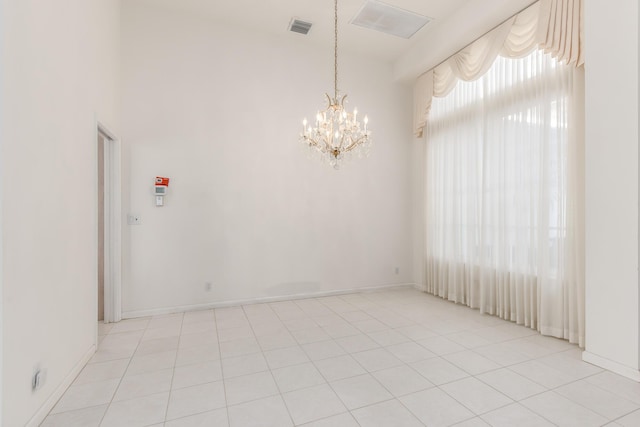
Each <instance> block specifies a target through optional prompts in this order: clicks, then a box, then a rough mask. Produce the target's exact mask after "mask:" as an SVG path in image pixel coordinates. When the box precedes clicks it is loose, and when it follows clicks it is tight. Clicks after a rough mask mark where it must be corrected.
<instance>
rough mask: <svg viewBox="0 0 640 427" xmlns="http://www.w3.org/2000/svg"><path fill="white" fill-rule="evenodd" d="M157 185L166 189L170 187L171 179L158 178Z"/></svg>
mask: <svg viewBox="0 0 640 427" xmlns="http://www.w3.org/2000/svg"><path fill="white" fill-rule="evenodd" d="M156 185H163V186H165V187H168V186H169V178H165V177H164V176H156Z"/></svg>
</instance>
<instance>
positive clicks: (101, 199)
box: [96, 124, 122, 323]
mask: <svg viewBox="0 0 640 427" xmlns="http://www.w3.org/2000/svg"><path fill="white" fill-rule="evenodd" d="M97 154H98V155H97V161H98V164H97V170H98V189H97V190H98V191H97V195H98V197H97V199H98V200H97V204H98V248H97V249H98V250H97V255H98V259H97V264H98V269H97V270H98V277H97V298H96V304H97V310H96V311H97V320H98V321H99V322H104V323H110V322H118V321H120V319H121V315H122V313H121V303H120V275H121V273H120V268H121V267H120V253H121V249H120V242H121V239H120V230H121V225H120V224H121V223H120V216H121V214H120V144H119V141H118V140H117V139H116V138H115V137H114V135H113V134H112V133H111V132H109V131H108V129H107V128H106V127H104V126H102V125H100V124H98V132H97Z"/></svg>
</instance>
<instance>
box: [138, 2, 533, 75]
mask: <svg viewBox="0 0 640 427" xmlns="http://www.w3.org/2000/svg"><path fill="white" fill-rule="evenodd" d="M127 1H139V2H145V3H148V4H149V5H156V6H161V7H167V8H170V9H172V10H175V11H185V12H193V13H197V14H200V15H202V14H206V15H209V16H210V17H211V19H212V20H214V21H218V22H221V23H225V24H228V25H235V26H237V27H239V28H240V29H242V30H243V31H255V32H263V33H264V32H266V33H272V34H278V33H279V34H283V35H286V36H287V37H297V38H304V40H306V42H308V43H309V44H310V46H324V47H327V48H331V47H332V43H333V0H127ZM365 1H366V0H339V1H338V13H339V21H340V25H339V32H340V37H339V40H340V49H341V51H342V52H359V53H361V54H362V55H366V56H370V57H373V58H377V59H380V60H384V61H389V62H398V61H400V60H404V62H407V60H406V56H407V55H409V54H411V53H412V51H416V50H417V51H420V48H419V47H420V46H423V45H426V46H433V45H435V47H436V48H435V49H429V51H428V52H422V53H421V55H425V54H426V55H432V56H433V58H432V59H431V60H430V62H431V63H434V62H437V61H439V60H442V59H444V58H442V57H441V56H442V55H445V54H446V53H444V52H448V54H451V53H453V52H454V51H455V50H457V49H459V48H461V47H463V46H464V45H465V44H467V43H469V42H470V41H472V40H473V39H474V38H477V37H478V36H480V35H482V33H483V32H485V31H487V30H488V29H490V28H492V27H494V26H495V25H497V24H499V23H500V22H502V21H503V20H504V19H506V18H508V17H509V16H511V15H513V14H514V13H517V12H518V11H519V10H520V9H522V8H523V7H525V6H526V5H528V4H530V3H532V2H533V1H534V0H383V2H384V3H387V4H390V5H392V6H396V7H399V8H401V9H404V10H407V11H411V12H414V13H417V14H419V15H424V16H427V17H429V18H432V19H433V20H432V21H431V22H429V23H428V24H427V25H426V26H425V27H423V28H422V29H421V30H420V31H418V32H417V33H416V34H415V35H414V36H413V37H412V38H411V39H408V40H407V39H403V38H399V37H396V36H392V35H388V34H384V33H381V32H377V31H373V30H370V29H366V28H362V27H359V26H356V25H352V24H350V23H349V21H351V19H353V17H354V16H355V15H356V14H357V13H358V11H359V10H360V9H361V8H362V6H363V5H364V3H365ZM294 17H295V18H299V19H302V20H304V21H307V22H311V23H313V27H312V29H311V32H310V33H309V34H308V35H306V36H304V35H301V34H296V33H292V32H290V31H288V25H289V22H290V21H291V19H292V18H294ZM432 51H435V52H436V53H432ZM440 51H442V52H440ZM403 57H404V58H403ZM424 60H425V58H423V62H424ZM427 62H429V61H427ZM433 65H435V64H433ZM401 74H402V73H401Z"/></svg>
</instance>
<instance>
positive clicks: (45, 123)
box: [0, 0, 119, 426]
mask: <svg viewBox="0 0 640 427" xmlns="http://www.w3.org/2000/svg"><path fill="white" fill-rule="evenodd" d="M2 8H3V15H2V18H1V21H0V29H1V30H0V31H1V32H2V36H1V39H2V57H1V61H2V67H1V68H2V70H3V74H2V79H1V81H0V100H1V102H2V104H3V105H2V114H3V117H2V123H3V126H2V129H1V130H0V132H1V134H0V141H2V147H1V154H0V159H1V161H2V164H1V165H0V171H1V175H2V176H1V182H2V184H3V187H2V197H3V200H2V209H3V210H2V235H3V241H2V265H3V271H2V282H3V292H4V304H3V313H2V316H3V319H2V322H3V330H2V334H3V341H4V347H3V359H4V361H3V362H4V363H3V375H4V378H3V381H2V394H3V402H2V405H3V409H4V411H3V416H2V421H1V422H2V423H3V424H2V425H4V426H23V425H27V424H28V423H30V425H35V424H37V423H38V421H40V420H41V419H42V418H43V416H44V415H46V412H47V411H48V409H50V407H51V405H53V404H54V403H55V400H56V399H57V397H59V392H60V391H61V390H62V389H63V388H61V387H64V386H66V385H68V383H69V381H71V380H72V379H73V372H74V369H75V370H77V369H79V368H80V367H81V364H82V362H83V361H84V360H85V359H86V358H87V357H88V356H89V355H90V354H91V351H92V347H93V346H94V345H95V340H96V320H97V314H96V306H97V303H96V288H97V280H96V278H97V267H96V265H97V264H96V259H97V254H96V247H97V197H96V188H97V167H96V166H97V157H96V119H99V120H101V121H103V122H105V123H106V124H107V125H109V126H111V128H112V129H114V130H115V131H116V132H117V130H118V117H117V114H116V112H117V110H116V107H117V105H118V103H119V101H118V99H117V97H116V95H117V93H118V84H117V76H118V73H117V63H118V49H119V44H118V39H119V35H118V20H119V2H118V1H116V0H92V1H86V0H59V1H55V2H43V1H38V0H20V1H10V0H3V4H2ZM36 366H40V367H41V368H42V369H43V370H45V371H46V379H45V382H44V385H43V387H42V388H41V389H40V390H38V391H37V392H32V391H31V377H32V374H33V371H34V368H35V367H36ZM30 420H31V421H30Z"/></svg>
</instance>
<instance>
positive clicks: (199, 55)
mask: <svg viewBox="0 0 640 427" xmlns="http://www.w3.org/2000/svg"><path fill="white" fill-rule="evenodd" d="M123 10H124V13H123V47H122V55H123V68H122V83H123V87H122V89H123V90H122V93H123V133H124V135H125V145H126V147H125V154H124V161H125V169H126V173H127V174H128V177H125V191H129V194H128V196H127V195H125V201H124V210H125V211H126V212H129V213H135V214H138V215H140V216H141V218H142V224H141V225H136V226H125V228H126V230H125V236H124V242H125V243H124V246H125V247H124V263H125V264H124V279H123V311H124V313H125V316H135V315H142V314H149V313H153V312H158V311H159V310H160V311H161V310H170V309H171V308H172V307H180V306H193V305H198V304H208V303H219V302H225V301H237V300H242V299H250V298H262V297H278V296H287V295H299V294H310V293H316V292H328V291H339V290H347V289H355V288H362V287H371V286H380V285H389V284H398V283H409V282H412V281H413V280H412V276H413V272H412V236H411V188H410V181H411V167H410V165H411V159H410V157H411V154H410V149H411V140H412V137H411V122H410V120H411V110H410V109H411V97H410V96H411V95H410V88H409V87H405V86H401V85H399V84H396V83H393V82H392V80H393V78H392V72H391V67H390V65H388V64H384V63H380V62H375V61H370V60H365V59H359V58H358V57H357V56H356V55H353V54H350V53H346V52H342V53H341V57H340V59H341V62H340V82H341V87H342V88H344V89H345V92H346V93H348V94H349V98H348V99H349V100H351V103H350V104H349V105H350V107H351V108H353V107H354V106H357V107H359V111H360V112H361V113H362V115H364V113H367V114H368V115H369V117H370V119H371V122H370V124H371V127H372V129H373V132H374V138H375V143H374V148H373V150H372V154H371V157H370V158H368V159H366V160H354V161H353V162H351V163H350V164H348V165H346V166H345V167H344V168H343V169H341V170H339V171H335V170H333V169H331V168H330V167H329V166H327V165H324V164H319V163H318V162H317V161H313V160H309V159H307V157H306V153H305V151H304V150H303V149H302V147H301V144H300V143H299V142H298V134H299V132H300V129H301V121H302V118H303V117H305V116H306V117H308V118H312V117H313V116H314V115H315V112H316V111H317V110H318V109H319V108H321V107H323V105H324V99H323V94H324V92H326V91H332V87H333V79H332V77H333V63H332V59H333V52H332V41H331V40H327V51H326V52H318V51H317V48H316V47H312V46H309V45H308V44H307V43H306V42H305V39H304V37H302V36H300V35H297V34H293V33H287V32H285V31H284V29H283V34H282V35H281V36H277V35H268V36H263V35H256V34H253V33H251V31H250V30H248V29H233V28H228V27H222V26H220V25H218V24H214V22H213V21H211V20H209V19H208V18H207V17H204V16H195V15H185V14H180V13H176V12H173V11H168V10H164V9H162V8H160V7H157V6H154V5H153V2H145V1H138V2H125V4H124V5H123ZM127 150H128V151H127ZM156 175H162V176H168V177H170V178H171V184H170V188H169V195H168V196H167V197H166V201H165V203H166V205H165V206H164V207H162V208H156V207H154V205H153V201H154V199H153V196H152V193H151V190H152V184H153V178H154V177H155V176H156ZM396 267H398V268H399V274H396V273H395V268H396ZM206 282H211V283H212V284H213V289H212V291H211V292H206V291H205V283H206Z"/></svg>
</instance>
